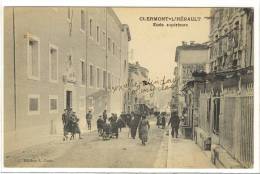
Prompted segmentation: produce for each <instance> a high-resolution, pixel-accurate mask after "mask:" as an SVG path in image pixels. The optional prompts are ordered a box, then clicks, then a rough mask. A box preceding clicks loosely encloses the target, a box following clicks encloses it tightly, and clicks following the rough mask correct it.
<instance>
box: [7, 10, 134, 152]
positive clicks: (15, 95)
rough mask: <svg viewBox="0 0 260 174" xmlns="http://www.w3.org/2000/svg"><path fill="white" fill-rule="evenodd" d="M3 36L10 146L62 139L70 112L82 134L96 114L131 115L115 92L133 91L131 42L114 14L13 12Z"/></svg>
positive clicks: (87, 11)
mask: <svg viewBox="0 0 260 174" xmlns="http://www.w3.org/2000/svg"><path fill="white" fill-rule="evenodd" d="M4 35H5V37H4V65H5V66H4V67H5V69H4V82H5V83H4V94H5V95H4V108H5V110H4V130H5V143H7V144H8V143H9V142H13V141H12V140H13V137H14V136H13V135H14V134H15V138H16V140H18V139H19V138H20V137H22V139H26V138H32V139H33V138H36V137H41V136H44V135H47V134H50V133H51V134H55V133H59V132H62V125H61V124H62V123H61V114H62V113H63V110H64V109H65V108H72V109H73V110H74V111H75V112H76V113H77V115H78V116H79V118H80V126H81V128H84V127H85V114H86V112H87V111H88V110H90V109H91V110H93V112H94V118H93V119H94V120H96V118H97V116H98V115H99V114H101V113H102V112H103V110H104V109H107V110H108V111H109V112H117V113H119V112H121V111H122V110H124V109H125V108H126V91H119V92H116V93H113V94H112V93H111V87H112V86H113V85H119V84H123V83H127V80H128V42H129V41H130V40H131V37H130V32H129V28H128V26H127V25H125V24H122V23H121V22H120V20H119V19H118V17H117V16H116V14H115V13H114V11H113V10H112V9H111V8H84V7H81V8H76V7H75V8H74V7H73V8H67V7H59V8H50V7H37V8H30V7H16V8H11V7H7V8H5V10H4ZM32 134H33V136H32ZM36 134H37V136H36ZM35 141H36V140H35ZM16 143H19V142H17V141H16ZM6 147H7V146H6Z"/></svg>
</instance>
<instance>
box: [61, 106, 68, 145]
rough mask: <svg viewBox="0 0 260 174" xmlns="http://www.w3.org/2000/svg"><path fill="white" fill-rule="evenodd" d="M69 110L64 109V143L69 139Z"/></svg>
mask: <svg viewBox="0 0 260 174" xmlns="http://www.w3.org/2000/svg"><path fill="white" fill-rule="evenodd" d="M68 117H69V114H68V110H67V109H64V113H63V114H62V124H63V136H64V137H63V141H65V140H66V139H67V138H68V137H67V132H68Z"/></svg>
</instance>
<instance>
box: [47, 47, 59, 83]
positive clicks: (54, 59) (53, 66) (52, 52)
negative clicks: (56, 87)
mask: <svg viewBox="0 0 260 174" xmlns="http://www.w3.org/2000/svg"><path fill="white" fill-rule="evenodd" d="M58 60H59V52H58V47H57V46H55V45H53V44H49V80H50V82H56V83H57V82H58V66H59V65H58V64H59V63H58Z"/></svg>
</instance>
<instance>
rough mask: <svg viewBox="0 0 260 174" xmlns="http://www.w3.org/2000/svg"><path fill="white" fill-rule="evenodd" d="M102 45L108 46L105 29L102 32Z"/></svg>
mask: <svg viewBox="0 0 260 174" xmlns="http://www.w3.org/2000/svg"><path fill="white" fill-rule="evenodd" d="M102 40H103V41H102V42H103V43H102V45H103V48H104V49H105V48H106V32H105V31H103V32H102Z"/></svg>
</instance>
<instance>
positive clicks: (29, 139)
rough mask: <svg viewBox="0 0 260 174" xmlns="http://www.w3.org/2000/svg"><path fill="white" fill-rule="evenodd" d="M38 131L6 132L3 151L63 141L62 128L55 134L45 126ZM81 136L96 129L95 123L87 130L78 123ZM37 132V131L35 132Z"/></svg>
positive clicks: (7, 151)
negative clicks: (49, 131)
mask: <svg viewBox="0 0 260 174" xmlns="http://www.w3.org/2000/svg"><path fill="white" fill-rule="evenodd" d="M38 129H39V131H32V130H31V129H28V130H26V129H25V130H23V131H19V132H8V133H5V134H6V135H4V136H5V138H4V153H10V152H14V151H17V150H22V149H26V148H28V147H32V146H36V145H39V144H45V143H51V142H60V141H63V140H62V139H63V132H62V128H60V130H59V131H58V132H57V133H56V134H49V133H48V129H46V127H39V128H38ZM80 129H81V132H82V136H85V135H86V134H88V133H90V132H93V131H96V130H97V128H96V123H93V125H92V129H91V131H90V130H87V128H86V126H85V125H84V124H82V125H80ZM35 132H38V133H35Z"/></svg>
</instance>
